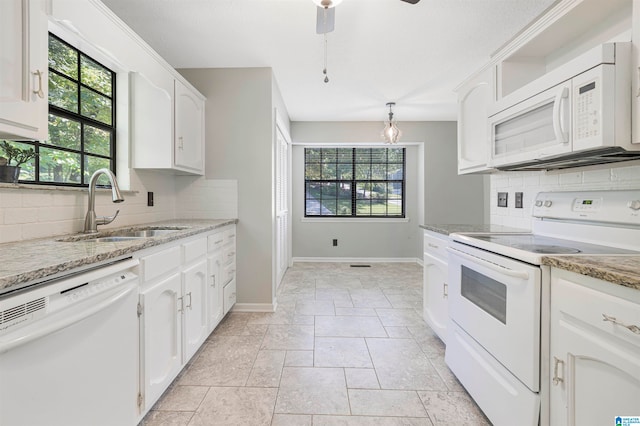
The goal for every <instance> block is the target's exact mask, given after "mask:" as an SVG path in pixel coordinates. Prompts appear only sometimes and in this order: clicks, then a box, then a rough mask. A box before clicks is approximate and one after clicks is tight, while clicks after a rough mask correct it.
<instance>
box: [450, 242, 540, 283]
mask: <svg viewBox="0 0 640 426" xmlns="http://www.w3.org/2000/svg"><path fill="white" fill-rule="evenodd" d="M447 251H448V252H449V253H451V254H453V255H454V256H459V257H461V258H463V259H466V260H469V261H471V262H475V263H478V264H481V265H482V266H484V267H487V268H489V269H491V270H492V271H495V272H498V273H500V274H503V275H508V276H510V277H514V278H520V279H523V280H528V279H529V273H528V272H527V271H517V270H514V269H509V268H505V267H504V266H500V265H496V264H495V263H492V262H489V261H487V260H484V259H481V258H479V257H476V256H472V255H470V254H467V253H464V252H461V251H460V250H456V249H454V248H451V247H447Z"/></svg>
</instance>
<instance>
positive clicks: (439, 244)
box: [422, 231, 449, 343]
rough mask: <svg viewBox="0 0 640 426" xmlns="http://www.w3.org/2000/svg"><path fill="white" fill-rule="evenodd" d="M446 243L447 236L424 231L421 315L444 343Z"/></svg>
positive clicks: (446, 271)
mask: <svg viewBox="0 0 640 426" xmlns="http://www.w3.org/2000/svg"><path fill="white" fill-rule="evenodd" d="M448 245H449V238H448V237H447V236H445V235H441V234H438V233H435V232H431V231H425V232H424V258H423V260H424V268H423V270H424V276H423V280H424V282H423V285H424V288H423V293H422V295H423V315H424V320H425V322H426V323H427V324H428V325H429V327H431V329H432V330H433V331H434V332H435V333H436V334H437V335H438V337H440V339H442V341H443V342H445V343H446V342H447V322H448V321H449V305H448V304H449V299H448V297H449V294H448V284H447V276H448V265H447V254H446V253H447V251H446V249H447V246H448Z"/></svg>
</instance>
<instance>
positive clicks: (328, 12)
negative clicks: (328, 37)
mask: <svg viewBox="0 0 640 426" xmlns="http://www.w3.org/2000/svg"><path fill="white" fill-rule="evenodd" d="M335 23H336V8H335V7H330V8H324V7H320V6H318V14H317V18H316V34H326V33H330V32H331V31H333V29H334V26H335Z"/></svg>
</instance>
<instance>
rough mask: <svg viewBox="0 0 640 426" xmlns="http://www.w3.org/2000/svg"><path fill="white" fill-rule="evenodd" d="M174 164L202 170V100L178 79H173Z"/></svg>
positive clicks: (200, 171)
mask: <svg viewBox="0 0 640 426" xmlns="http://www.w3.org/2000/svg"><path fill="white" fill-rule="evenodd" d="M174 143H175V164H176V167H178V168H184V169H187V170H190V171H194V172H199V173H202V172H203V171H204V150H203V147H204V102H203V101H202V100H201V99H200V98H198V97H197V96H196V94H195V93H193V92H192V91H190V90H189V89H188V88H187V87H186V86H185V85H184V84H182V83H180V82H179V81H178V80H176V81H175V141H174Z"/></svg>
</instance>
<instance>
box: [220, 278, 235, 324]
mask: <svg viewBox="0 0 640 426" xmlns="http://www.w3.org/2000/svg"><path fill="white" fill-rule="evenodd" d="M223 297H224V311H223V313H224V315H226V314H227V312H229V311H230V310H231V308H232V307H233V305H235V304H236V280H235V279H233V280H231V282H230V283H229V284H227V285H225V286H224V290H223Z"/></svg>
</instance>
